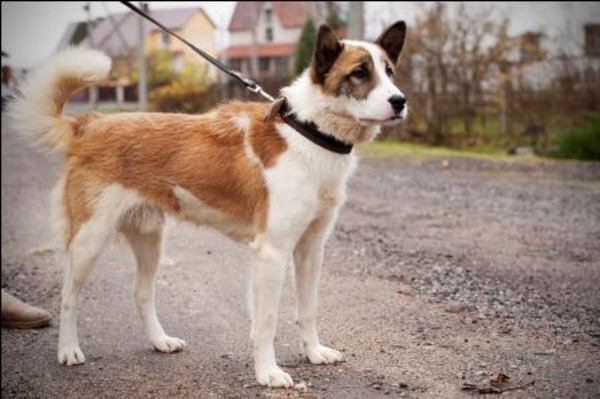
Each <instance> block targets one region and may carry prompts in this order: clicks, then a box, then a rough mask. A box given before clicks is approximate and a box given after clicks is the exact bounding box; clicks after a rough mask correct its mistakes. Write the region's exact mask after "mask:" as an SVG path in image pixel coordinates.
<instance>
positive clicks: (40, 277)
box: [2, 121, 600, 398]
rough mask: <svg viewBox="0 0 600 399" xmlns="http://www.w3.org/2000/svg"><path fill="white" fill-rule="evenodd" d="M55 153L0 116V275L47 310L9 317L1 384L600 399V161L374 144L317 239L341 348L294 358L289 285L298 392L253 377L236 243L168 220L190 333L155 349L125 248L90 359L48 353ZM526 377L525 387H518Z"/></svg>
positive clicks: (31, 391) (157, 392)
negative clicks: (492, 391) (503, 384)
mask: <svg viewBox="0 0 600 399" xmlns="http://www.w3.org/2000/svg"><path fill="white" fill-rule="evenodd" d="M59 166H60V162H59V161H58V160H49V159H48V158H45V157H43V156H42V155H39V154H38V153H37V152H35V151H34V150H32V149H30V148H27V147H26V146H25V145H24V144H23V143H22V142H21V141H20V140H18V139H17V138H16V137H15V135H14V134H13V132H11V131H9V130H8V128H7V127H6V126H5V124H4V121H3V124H2V287H3V288H4V289H7V290H8V291H9V292H11V293H13V294H15V295H17V296H18V297H20V298H22V299H25V300H27V301H29V302H31V303H33V304H36V305H40V306H43V307H45V308H47V309H48V310H50V311H51V313H52V314H53V315H54V316H55V318H54V321H53V324H52V326H51V327H50V328H46V329H40V330H23V331H18V330H9V329H2V397H5V398H9V397H32V398H33V397H35V398H45V397H64V398H113V397H128V398H163V397H164V398H170V397H185V398H211V397H215V398H249V397H265V398H288V397H290V398H293V397H303V398H371V397H373V398H378V397H407V398H455V397H456V398H460V397H473V396H478V394H477V393H472V392H467V391H462V390H461V387H462V386H463V384H464V383H474V384H477V383H481V382H482V381H484V380H486V379H487V378H488V377H490V376H491V375H492V374H493V373H495V372H497V371H499V370H502V371H503V372H504V373H505V374H506V375H508V376H509V377H510V380H509V385H510V386H512V387H518V386H521V385H528V386H527V387H523V388H521V389H515V390H512V391H509V392H506V393H505V394H504V395H503V396H505V397H508V398H598V397H599V396H600V348H599V345H600V289H599V287H600V165H599V164H598V163H585V164H583V163H571V162H560V163H558V162H549V161H545V162H541V161H531V160H515V161H508V160H491V159H473V158H466V157H441V156H426V155H420V156H404V157H402V159H389V158H381V157H374V156H365V157H364V158H363V160H362V161H361V164H360V167H359V169H358V172H357V173H356V175H355V176H354V177H353V179H352V181H351V184H350V189H349V201H348V203H347V204H346V206H345V208H344V210H343V212H342V213H341V216H340V220H339V223H338V227H337V228H336V230H335V233H334V234H333V236H332V238H331V239H330V241H329V243H328V245H327V252H326V256H325V268H324V273H323V277H322V284H321V291H320V292H321V293H320V298H321V301H320V309H321V310H320V330H321V336H322V341H323V342H324V343H325V344H328V345H331V346H333V347H335V348H337V349H339V350H342V351H343V352H344V354H345V357H346V362H345V363H342V364H339V365H333V366H313V365H310V364H307V362H306V361H304V360H303V359H302V358H301V357H300V356H299V354H298V341H297V336H296V329H295V326H294V324H293V321H294V319H293V317H294V301H293V297H294V295H293V290H292V287H293V286H292V284H290V281H288V283H287V285H286V287H287V288H286V292H285V294H284V298H283V303H282V306H281V313H280V324H279V332H278V336H277V340H276V350H277V352H278V359H279V361H280V363H282V364H283V366H284V368H285V369H286V370H287V371H288V372H290V373H291V374H292V376H293V378H294V381H295V382H297V383H298V382H301V381H303V382H304V384H303V385H305V388H304V387H301V386H299V387H298V389H295V390H287V391H286V390H270V389H265V388H261V387H258V386H256V384H255V382H254V376H253V371H252V363H251V347H250V344H249V338H248V336H249V320H248V316H247V312H246V289H247V287H246V285H247V283H246V278H247V277H248V275H249V273H248V266H247V253H246V251H247V250H246V249H245V248H243V247H241V246H239V245H236V244H233V243H231V242H229V241H227V239H225V238H223V237H221V236H219V235H218V234H217V233H214V232H212V231H210V230H205V229H197V228H195V227H193V226H191V225H187V224H176V223H175V222H173V223H172V224H171V227H170V229H169V232H168V240H167V244H166V247H167V252H168V255H169V257H170V258H172V260H173V261H174V262H173V263H174V264H172V265H164V266H163V267H162V268H161V272H160V274H159V281H158V311H159V316H160V317H161V319H162V321H163V325H164V326H165V328H166V330H167V332H168V333H170V334H172V335H175V336H177V337H180V338H183V339H185V340H186V341H187V344H188V346H187V347H186V350H185V351H183V352H181V353H176V354H162V353H157V352H153V351H152V350H151V349H150V346H149V343H148V342H147V340H146V338H145V337H144V335H143V332H142V328H141V323H140V322H139V320H138V317H137V315H136V314H135V308H134V305H133V300H132V296H131V291H132V279H133V270H134V268H133V258H132V255H131V254H130V252H129V250H128V249H127V248H126V247H125V246H122V245H121V246H118V245H117V246H114V247H113V248H111V249H110V250H108V251H107V252H106V254H105V255H104V256H103V258H102V260H101V262H100V263H99V267H98V269H97V272H96V273H95V275H94V277H93V278H92V279H91V280H90V282H89V283H88V285H87V286H86V290H85V295H84V301H83V303H82V306H81V313H80V323H79V326H80V335H81V339H82V348H83V350H84V352H85V353H86V355H87V359H88V362H87V363H86V364H85V365H83V366H78V367H72V368H67V367H65V366H60V365H59V364H58V363H57V360H56V346H57V342H58V323H57V320H58V310H59V303H60V288H61V281H62V269H61V259H62V258H61V255H60V253H59V252H58V251H57V250H56V249H55V248H56V246H55V245H54V244H53V237H52V235H51V233H50V228H49V223H48V220H49V207H48V203H49V192H50V190H51V188H52V186H53V184H54V182H55V181H56V177H57V171H58V169H59ZM531 381H535V382H534V383H533V385H530V384H529V383H530V382H531Z"/></svg>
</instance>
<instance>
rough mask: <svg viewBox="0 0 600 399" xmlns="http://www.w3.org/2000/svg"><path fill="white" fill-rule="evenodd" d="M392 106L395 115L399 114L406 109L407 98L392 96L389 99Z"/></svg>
mask: <svg viewBox="0 0 600 399" xmlns="http://www.w3.org/2000/svg"><path fill="white" fill-rule="evenodd" d="M388 101H389V102H390V104H392V109H393V110H394V113H396V114H399V113H400V112H402V110H403V109H404V106H405V105H406V97H404V96H391V97H390V98H388Z"/></svg>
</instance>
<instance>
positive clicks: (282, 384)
mask: <svg viewBox="0 0 600 399" xmlns="http://www.w3.org/2000/svg"><path fill="white" fill-rule="evenodd" d="M256 381H257V382H258V384H259V385H262V386H268V387H269V388H292V387H293V386H294V380H293V379H292V376H290V375H289V374H288V373H286V372H285V371H283V370H282V369H280V368H279V367H277V366H275V367H272V368H268V369H265V370H257V371H256Z"/></svg>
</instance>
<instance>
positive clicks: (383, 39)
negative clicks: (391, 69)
mask: <svg viewBox="0 0 600 399" xmlns="http://www.w3.org/2000/svg"><path fill="white" fill-rule="evenodd" d="M405 38H406V23H405V22H404V21H398V22H396V23H395V24H394V25H392V26H390V27H389V28H387V29H386V30H385V32H383V33H382V34H381V36H379V38H378V39H377V40H376V41H375V44H378V45H379V46H381V47H382V48H383V49H384V50H385V52H386V53H387V55H388V57H390V59H391V60H392V62H393V63H394V65H395V64H396V63H397V62H398V57H400V53H401V52H402V47H404V39H405Z"/></svg>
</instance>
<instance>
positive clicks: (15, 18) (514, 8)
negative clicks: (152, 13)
mask: <svg viewBox="0 0 600 399" xmlns="http://www.w3.org/2000/svg"><path fill="white" fill-rule="evenodd" d="M86 3H87V2H83V1H74V2H60V1H53V2H27V1H19V2H10V1H3V2H2V50H3V51H5V52H7V53H8V54H9V59H8V60H3V63H10V64H11V65H13V66H16V67H20V68H29V67H32V66H35V65H36V64H39V63H41V62H43V61H44V60H45V59H46V58H47V57H48V56H50V55H51V54H52V53H53V52H54V51H55V49H56V47H57V45H58V43H59V41H60V39H61V37H62V35H63V33H64V32H65V30H66V28H67V25H68V24H69V22H73V21H83V20H86V19H87V15H86V13H85V11H84V5H85V4H86ZM430 4H431V2H420V3H419V2H365V21H366V35H367V37H368V38H374V37H376V36H377V35H378V33H379V32H380V31H381V30H382V29H383V26H385V25H388V24H390V23H392V22H395V21H396V20H399V19H404V20H406V21H407V24H408V26H409V29H410V24H411V23H414V21H415V18H416V16H417V15H418V14H419V13H420V12H422V10H423V8H424V7H427V6H428V5H430ZM489 4H490V2H476V3H469V5H468V7H469V8H471V9H476V8H478V7H487V6H488V5H489ZM105 6H106V9H108V10H109V11H110V12H122V11H126V10H127V8H126V7H125V6H123V5H122V4H120V3H118V2H110V1H106V2H91V15H92V18H97V17H104V16H106V15H107V14H106V10H105ZM149 6H150V9H160V8H177V7H190V6H198V7H202V8H204V10H205V11H206V12H207V13H208V15H209V16H210V17H211V18H212V19H213V22H215V24H216V25H217V27H218V29H219V34H218V35H217V36H218V38H219V39H218V40H219V42H220V43H226V42H227V33H226V29H227V25H228V24H229V20H230V18H231V14H232V12H233V9H234V7H235V2H232V1H220V2H199V1H194V2H185V1H170V2H165V1H156V2H149ZM495 7H496V8H497V11H498V15H506V16H508V18H509V20H510V33H512V34H518V33H523V32H524V31H527V30H540V29H541V30H544V31H545V32H546V33H547V34H548V35H549V37H550V39H551V40H554V39H555V38H557V37H561V38H563V39H566V40H570V41H571V43H570V44H571V45H572V46H574V47H577V46H579V45H581V42H582V39H583V28H582V26H583V24H585V23H591V22H595V23H600V2H496V3H495Z"/></svg>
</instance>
